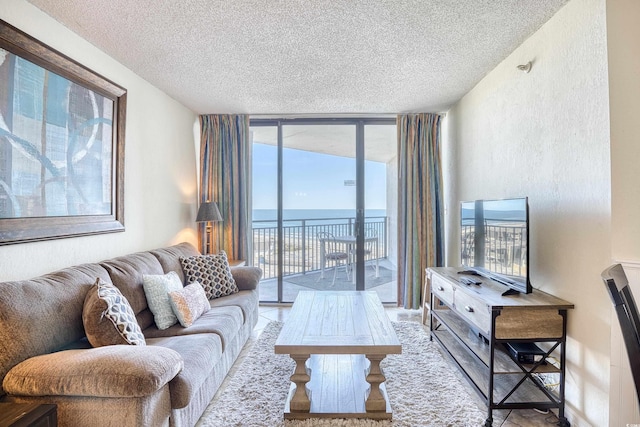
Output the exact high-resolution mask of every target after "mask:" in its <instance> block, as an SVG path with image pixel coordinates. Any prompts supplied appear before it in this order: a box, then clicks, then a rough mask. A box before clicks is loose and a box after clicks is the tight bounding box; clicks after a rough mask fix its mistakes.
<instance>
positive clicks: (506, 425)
mask: <svg viewBox="0 0 640 427" xmlns="http://www.w3.org/2000/svg"><path fill="white" fill-rule="evenodd" d="M290 311H291V306H290V305H261V306H260V317H259V319H258V323H257V325H256V327H255V329H254V331H253V336H252V339H257V338H258V337H259V336H260V333H261V332H262V330H263V329H264V328H265V326H267V324H269V322H271V321H273V320H275V321H279V322H285V321H286V320H287V317H288V316H289V312H290ZM385 311H386V313H387V315H388V316H389V319H390V320H391V321H415V322H418V323H420V322H421V321H422V311H421V310H405V309H402V308H397V307H385ZM425 330H428V328H427V327H426V326H425ZM247 353H248V348H247V347H245V349H243V350H242V352H241V353H240V356H239V357H238V360H236V362H235V364H234V366H233V367H232V368H231V370H232V372H233V371H234V370H236V369H238V367H239V366H240V364H241V363H242V360H243V359H244V357H246V355H247ZM452 369H455V368H454V367H453V366H452ZM455 372H457V370H456V371H455ZM460 378H461V379H462V375H460ZM462 382H463V383H464V384H467V382H466V380H464V379H462ZM226 384H227V381H226V380H225V382H223V384H222V386H221V387H220V389H219V390H218V393H216V396H215V397H214V399H215V398H216V397H217V396H218V395H219V394H220V393H223V392H224V388H225V386H226ZM469 391H470V394H471V395H472V396H474V397H475V396H477V394H476V393H475V392H474V391H473V390H472V389H471V386H469ZM478 403H479V405H480V407H483V405H484V403H483V402H482V401H481V400H480V399H479V398H478ZM493 417H494V422H493V425H494V427H542V426H549V425H556V424H557V423H558V419H557V418H556V417H555V415H553V414H552V413H551V414H540V413H538V412H536V411H534V410H530V409H519V410H513V411H508V410H501V411H494V414H493Z"/></svg>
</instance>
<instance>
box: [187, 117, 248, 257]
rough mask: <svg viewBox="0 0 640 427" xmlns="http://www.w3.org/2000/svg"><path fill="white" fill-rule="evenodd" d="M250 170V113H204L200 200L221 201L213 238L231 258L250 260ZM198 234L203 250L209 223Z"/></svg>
mask: <svg viewBox="0 0 640 427" xmlns="http://www.w3.org/2000/svg"><path fill="white" fill-rule="evenodd" d="M250 173H251V172H250V158H249V116H248V115H228V114H221V115H213V114H209V115H202V116H200V203H202V202H206V201H212V202H216V203H217V205H218V208H219V209H220V213H221V214H222V222H218V223H214V224H213V229H212V231H213V233H212V234H213V236H212V239H213V242H214V247H217V248H218V250H221V249H222V250H224V251H225V252H226V253H227V256H228V257H229V258H230V259H243V260H247V261H249V258H248V256H249V251H248V237H247V231H248V230H249V218H250V214H249V209H250V198H249V196H250V194H249V191H250V183H249V178H250ZM198 236H199V240H200V248H201V250H203V249H204V246H205V245H206V241H207V239H206V224H203V223H199V225H198ZM203 252H204V250H203Z"/></svg>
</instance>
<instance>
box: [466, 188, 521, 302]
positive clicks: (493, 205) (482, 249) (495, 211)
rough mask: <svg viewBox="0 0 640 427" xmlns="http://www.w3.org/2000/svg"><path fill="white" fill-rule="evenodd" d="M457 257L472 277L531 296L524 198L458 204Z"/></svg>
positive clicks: (509, 292)
mask: <svg viewBox="0 0 640 427" xmlns="http://www.w3.org/2000/svg"><path fill="white" fill-rule="evenodd" d="M460 238H461V242H460V248H461V251H460V257H461V263H462V266H463V267H464V268H465V269H466V270H467V271H469V272H470V273H473V274H478V275H480V276H483V277H486V278H489V279H492V280H495V281H497V282H500V283H502V284H504V285H506V286H508V287H509V290H508V291H507V292H505V294H511V293H531V291H532V287H531V282H530V281H529V204H528V201H527V198H526V197H521V198H514V199H502V200H473V201H468V202H461V203H460Z"/></svg>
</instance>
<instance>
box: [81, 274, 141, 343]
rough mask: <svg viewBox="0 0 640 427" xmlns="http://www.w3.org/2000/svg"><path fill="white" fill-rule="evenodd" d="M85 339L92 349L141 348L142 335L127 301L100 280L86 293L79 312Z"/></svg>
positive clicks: (118, 291) (113, 288) (113, 287)
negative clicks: (114, 347) (113, 347)
mask: <svg viewBox="0 0 640 427" xmlns="http://www.w3.org/2000/svg"><path fill="white" fill-rule="evenodd" d="M82 322H83V324H84V329H85V332H86V334H87V339H89V342H90V343H91V345H92V346H94V347H102V346H105V345H117V344H130V345H145V340H144V335H143V334H142V330H141V329H140V326H139V325H138V322H137V321H136V316H135V314H134V313H133V310H132V309H131V306H130V305H129V301H127V299H126V298H125V297H124V295H122V293H121V292H120V290H118V288H116V287H115V286H113V285H112V284H111V283H106V282H104V281H103V280H102V279H98V280H96V284H95V285H94V286H93V287H92V288H91V290H89V292H88V293H87V297H86V299H85V302H84V307H83V310H82Z"/></svg>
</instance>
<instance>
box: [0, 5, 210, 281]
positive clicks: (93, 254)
mask: <svg viewBox="0 0 640 427" xmlns="http://www.w3.org/2000/svg"><path fill="white" fill-rule="evenodd" d="M0 18H1V19H3V20H4V21H6V22H8V23H9V24H11V25H13V26H14V27H17V28H19V29H21V30H22V31H24V32H26V33H28V34H30V35H32V36H34V37H35V38H37V39H39V40H41V41H43V42H44V43H46V44H48V45H49V46H51V47H53V48H54V49H56V50H58V51H60V52H62V53H64V54H66V55H67V56H69V57H71V58H73V59H75V60H76V61H78V62H80V63H81V64H83V65H85V66H87V67H89V68H90V69H92V70H94V71H95V72H97V73H98V74H101V75H102V76H104V77H106V78H107V79H109V80H112V81H114V82H115V83H117V84H119V85H120V86H122V87H124V88H126V89H127V91H128V94H127V118H126V141H125V185H124V186H125V206H124V209H125V228H126V231H125V232H123V233H114V234H103V235H97V236H87V237H78V238H70V239H60V240H52V241H47V242H38V243H26V244H18V245H11V246H0V281H4V280H15V279H28V278H30V277H33V276H37V275H40V274H42V273H46V272H49V271H52V270H55V269H58V268H63V267H67V266H71V265H75V264H79V263H84V262H94V261H100V260H103V259H107V258H110V257H114V256H118V255H125V254H127V253H130V252H134V251H138V250H147V249H152V248H156V247H161V246H165V245H169V244H173V243H178V242H180V241H190V242H191V243H194V244H195V243H196V236H195V230H194V228H193V227H194V225H195V223H194V220H195V209H196V208H195V206H196V165H195V163H194V156H195V154H194V145H193V125H194V122H195V121H196V120H197V116H196V114H194V113H193V112H192V111H190V110H189V109H187V108H185V107H184V106H183V105H181V104H179V103H178V102H176V101H175V100H173V99H172V98H170V97H168V96H167V95H166V94H164V93H163V92H161V91H160V90H158V89H156V88H155V87H153V86H152V85H151V84H149V83H148V82H146V81H145V80H143V79H142V78H140V77H139V76H138V75H136V74H134V73H133V72H132V71H131V70H129V69H127V68H125V67H124V66H123V65H122V64H120V63H118V62H117V61H116V60H114V59H113V58H111V57H109V56H108V55H106V54H105V53H103V52H102V51H100V50H99V49H97V48H96V47H95V46H93V45H91V44H89V43H88V42H87V41H85V40H84V39H82V38H80V37H79V36H77V35H76V34H74V33H72V32H70V31H69V30H68V29H67V28H66V27H64V26H62V25H60V24H59V23H57V22H56V21H55V20H53V19H52V18H50V17H49V16H48V15H46V14H44V13H43V12H41V11H40V10H39V9H37V8H35V7H34V6H32V5H31V4H29V3H27V2H26V1H24V0H12V1H8V2H7V1H4V2H0Z"/></svg>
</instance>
